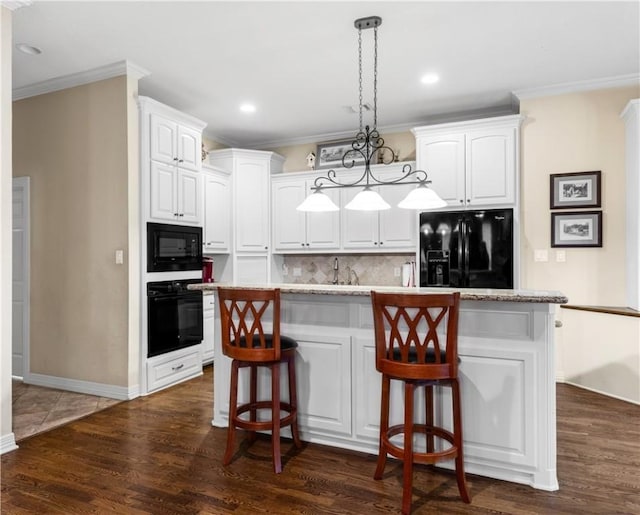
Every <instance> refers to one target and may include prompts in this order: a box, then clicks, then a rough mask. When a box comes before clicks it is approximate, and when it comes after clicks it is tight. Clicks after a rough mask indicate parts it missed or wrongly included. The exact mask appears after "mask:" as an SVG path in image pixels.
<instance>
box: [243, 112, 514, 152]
mask: <svg viewBox="0 0 640 515" xmlns="http://www.w3.org/2000/svg"><path fill="white" fill-rule="evenodd" d="M517 113H518V108H517V106H514V105H513V104H511V105H502V106H494V107H490V108H487V109H474V110H470V111H459V112H455V113H443V114H438V115H433V116H429V117H428V118H426V119H424V120H418V121H414V122H411V123H402V124H396V125H383V126H379V127H378V132H379V133H380V134H381V135H382V137H383V138H384V135H385V134H394V133H397V132H410V131H411V130H412V129H414V128H415V127H419V126H422V125H434V124H441V123H449V122H461V121H467V120H477V119H479V118H493V117H497V116H507V115H513V114H517ZM356 132H358V131H357V129H352V130H349V131H341V132H329V133H323V134H313V135H310V136H302V137H299V138H288V139H281V140H271V141H260V142H253V144H250V145H249V144H245V145H244V146H249V147H251V148H255V149H260V150H264V149H272V148H279V147H288V146H293V145H305V144H308V143H318V142H324V141H333V140H344V139H350V138H351V139H352V138H353V137H354V136H355V134H356Z"/></svg>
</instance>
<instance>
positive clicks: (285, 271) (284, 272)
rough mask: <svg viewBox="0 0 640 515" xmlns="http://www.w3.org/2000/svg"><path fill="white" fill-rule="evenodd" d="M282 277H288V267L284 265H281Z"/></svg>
mask: <svg viewBox="0 0 640 515" xmlns="http://www.w3.org/2000/svg"><path fill="white" fill-rule="evenodd" d="M282 275H283V276H285V277H286V276H287V275H289V267H288V266H287V265H285V264H284V263H283V264H282Z"/></svg>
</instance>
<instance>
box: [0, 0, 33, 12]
mask: <svg viewBox="0 0 640 515" xmlns="http://www.w3.org/2000/svg"><path fill="white" fill-rule="evenodd" d="M32 3H33V2H32V0H2V1H1V2H0V5H2V7H6V8H7V9H9V10H10V11H17V10H18V9H20V8H21V7H28V6H30V5H31V4H32Z"/></svg>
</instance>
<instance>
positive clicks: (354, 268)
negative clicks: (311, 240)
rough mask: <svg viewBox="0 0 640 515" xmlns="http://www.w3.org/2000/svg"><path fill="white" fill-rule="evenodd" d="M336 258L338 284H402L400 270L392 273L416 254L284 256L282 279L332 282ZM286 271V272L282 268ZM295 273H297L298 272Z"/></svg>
mask: <svg viewBox="0 0 640 515" xmlns="http://www.w3.org/2000/svg"><path fill="white" fill-rule="evenodd" d="M335 258H338V282H339V284H349V277H351V283H350V284H355V279H356V277H357V279H358V284H361V285H364V286H401V285H402V274H400V276H396V275H395V273H396V271H397V270H398V269H399V270H400V271H401V270H402V265H404V264H405V263H407V262H409V261H413V260H415V254H412V253H409V254H366V255H361V254H340V255H335V254H328V255H325V254H315V255H309V256H302V255H286V256H284V262H283V265H282V268H283V281H284V282H287V283H299V284H331V283H332V282H333V278H334V270H333V266H334V260H335ZM285 271H286V275H284V272H285ZM298 273H299V274H300V275H298Z"/></svg>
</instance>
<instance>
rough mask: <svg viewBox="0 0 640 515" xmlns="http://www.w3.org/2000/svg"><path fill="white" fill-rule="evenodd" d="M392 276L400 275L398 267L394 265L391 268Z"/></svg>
mask: <svg viewBox="0 0 640 515" xmlns="http://www.w3.org/2000/svg"><path fill="white" fill-rule="evenodd" d="M393 277H400V267H399V266H396V267H394V269H393Z"/></svg>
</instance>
